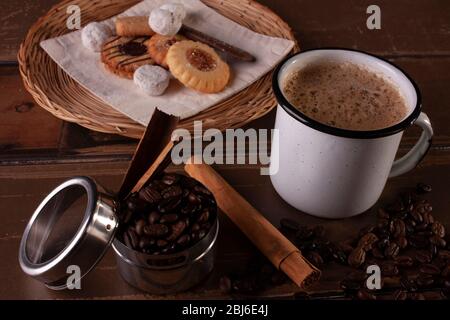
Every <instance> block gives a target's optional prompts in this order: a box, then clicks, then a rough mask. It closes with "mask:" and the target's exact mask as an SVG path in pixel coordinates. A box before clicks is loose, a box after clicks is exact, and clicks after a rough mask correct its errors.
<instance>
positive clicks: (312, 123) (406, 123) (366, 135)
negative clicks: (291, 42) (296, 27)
mask: <svg viewBox="0 0 450 320" xmlns="http://www.w3.org/2000/svg"><path fill="white" fill-rule="evenodd" d="M324 50H343V51H349V52H357V53H362V54H365V55H368V56H370V57H373V58H376V59H378V60H381V61H383V62H385V63H387V64H389V65H390V66H392V67H394V68H395V69H397V70H398V71H400V72H401V73H402V74H403V75H404V76H405V77H406V78H407V79H408V80H409V81H410V82H411V84H412V85H413V87H414V90H415V91H416V96H417V101H416V106H415V107H414V110H413V111H412V112H411V113H410V114H409V116H407V117H406V118H405V119H403V120H402V121H401V122H399V123H396V124H395V125H393V126H390V127H387V128H382V129H377V130H370V131H363V130H361V131H360V130H348V129H342V128H337V127H332V126H329V125H326V124H324V123H321V122H319V121H316V120H314V119H312V118H310V117H308V116H306V115H305V114H304V113H303V112H301V111H300V110H298V109H297V108H296V107H294V106H293V105H292V104H291V103H290V102H289V101H288V100H287V99H286V97H285V96H284V94H283V92H282V90H281V88H280V85H279V83H278V76H279V74H280V71H281V69H282V68H283V66H284V65H285V64H286V62H287V61H289V60H290V59H292V58H294V57H297V56H300V55H302V54H304V53H306V52H311V51H324ZM272 88H273V92H274V94H275V97H276V99H277V101H278V103H279V105H280V106H281V107H282V108H283V109H284V110H285V111H286V112H287V113H288V114H289V115H290V116H291V117H293V118H294V119H296V120H298V121H300V122H301V123H303V124H305V125H307V126H308V127H311V128H313V129H316V130H318V131H321V132H324V133H328V134H331V135H334V136H340V137H345V138H355V139H373V138H381V137H386V136H390V135H393V134H396V133H398V132H401V131H404V130H405V129H407V128H408V127H410V126H411V125H413V124H414V122H415V121H416V120H417V118H418V117H419V115H420V113H421V111H422V95H421V93H420V90H419V87H418V86H417V84H416V82H415V81H414V80H413V79H412V78H411V77H410V76H409V75H408V74H407V73H406V72H405V71H404V70H402V69H401V68H399V67H398V66H396V65H395V64H393V63H392V62H390V61H388V60H386V59H383V58H380V57H378V56H376V55H373V54H371V53H368V52H365V51H361V50H354V49H347V48H339V47H326V48H318V49H309V50H305V51H302V52H300V53H295V54H292V55H290V56H288V57H286V58H285V59H283V61H281V62H280V64H279V65H278V66H277V68H276V69H275V71H274V73H273V77H272Z"/></svg>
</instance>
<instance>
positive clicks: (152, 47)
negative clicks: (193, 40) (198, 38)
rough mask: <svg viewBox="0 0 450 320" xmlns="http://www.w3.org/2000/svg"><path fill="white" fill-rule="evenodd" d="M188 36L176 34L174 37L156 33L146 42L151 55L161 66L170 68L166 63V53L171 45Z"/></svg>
mask: <svg viewBox="0 0 450 320" xmlns="http://www.w3.org/2000/svg"><path fill="white" fill-rule="evenodd" d="M185 39H186V38H185V37H183V36H180V35H174V36H172V37H167V36H162V35H160V34H155V35H154V36H153V37H151V39H150V40H148V41H147V42H146V44H147V48H148V53H149V54H150V57H152V59H153V60H155V62H156V63H157V64H159V65H160V66H163V67H164V68H168V65H167V63H166V55H167V52H168V51H169V48H170V46H172V45H173V44H174V43H176V42H178V41H182V40H185Z"/></svg>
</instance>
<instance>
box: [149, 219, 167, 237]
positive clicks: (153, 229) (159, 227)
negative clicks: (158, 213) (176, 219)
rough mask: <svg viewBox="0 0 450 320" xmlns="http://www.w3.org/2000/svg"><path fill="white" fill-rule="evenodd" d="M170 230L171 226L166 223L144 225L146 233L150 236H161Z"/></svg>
mask: <svg viewBox="0 0 450 320" xmlns="http://www.w3.org/2000/svg"><path fill="white" fill-rule="evenodd" d="M168 232H169V227H167V226H166V225H164V224H159V223H158V224H149V225H146V226H145V227H144V233H145V234H146V235H148V236H149V237H155V238H161V237H164V236H165V235H166V234H167V233H168Z"/></svg>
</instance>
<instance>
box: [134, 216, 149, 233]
mask: <svg viewBox="0 0 450 320" xmlns="http://www.w3.org/2000/svg"><path fill="white" fill-rule="evenodd" d="M146 224H147V223H146V222H145V220H144V219H139V220H138V221H137V222H136V233H137V234H138V235H139V236H142V235H143V234H144V227H145V226H146Z"/></svg>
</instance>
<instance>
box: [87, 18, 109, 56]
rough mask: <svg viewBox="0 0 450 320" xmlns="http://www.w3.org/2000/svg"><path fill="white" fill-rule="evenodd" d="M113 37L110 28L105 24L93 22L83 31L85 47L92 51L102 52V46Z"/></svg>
mask: <svg viewBox="0 0 450 320" xmlns="http://www.w3.org/2000/svg"><path fill="white" fill-rule="evenodd" d="M112 35H113V32H112V30H111V28H110V27H108V26H107V25H106V24H104V23H100V22H91V23H89V24H88V25H86V26H85V27H84V28H83V30H82V31H81V41H82V42H83V45H84V46H85V47H86V48H88V49H89V50H91V51H94V52H100V51H101V50H102V45H103V44H104V43H105V42H106V40H108V39H109V38H110V37H111V36H112Z"/></svg>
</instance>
